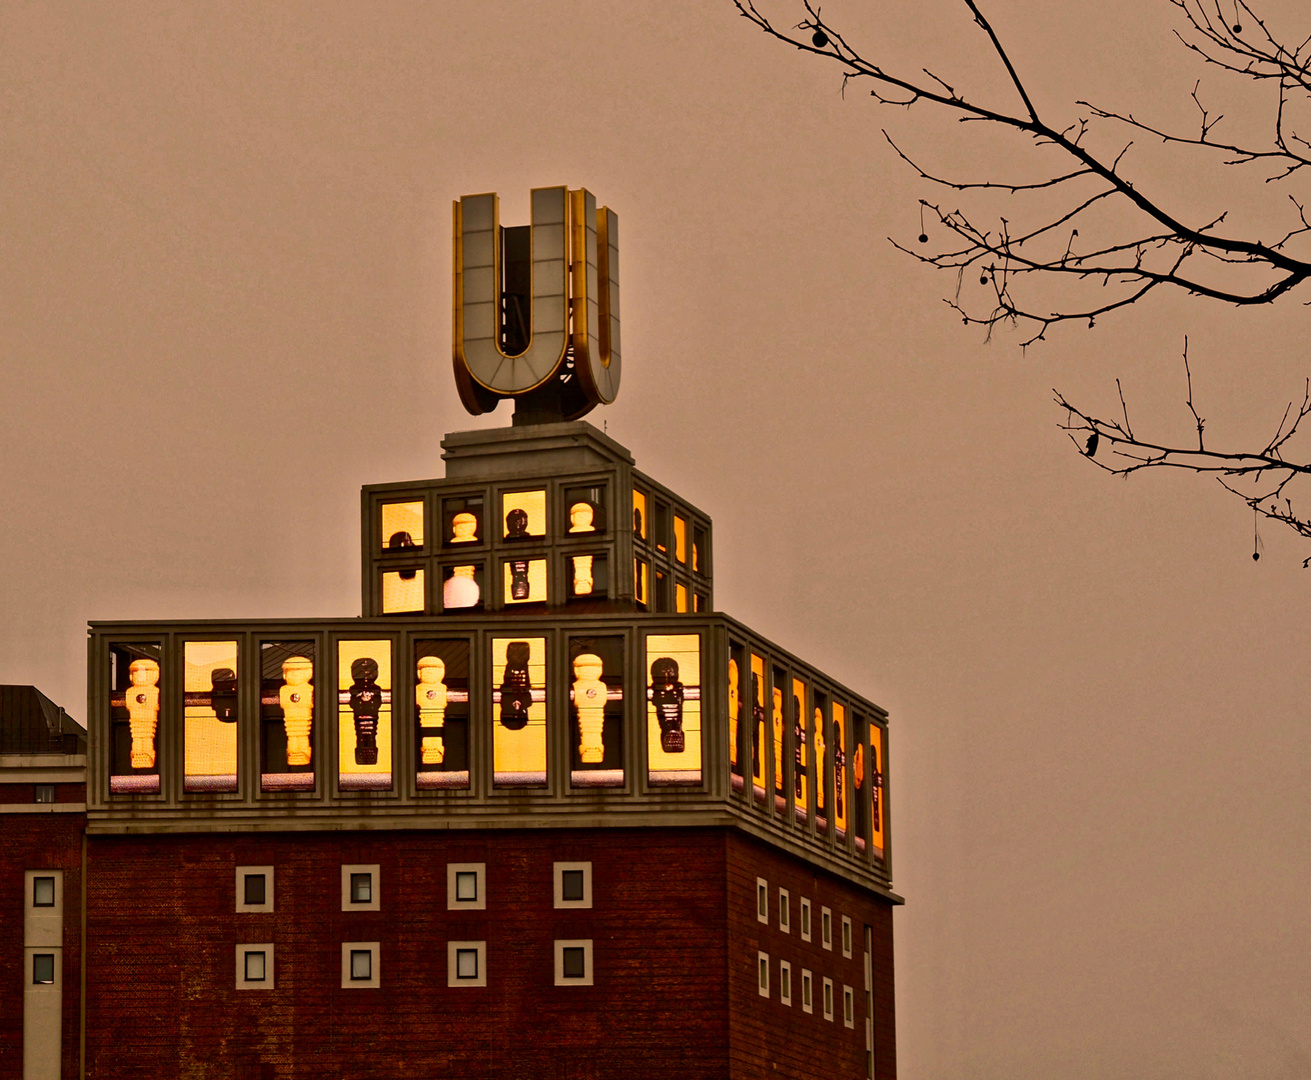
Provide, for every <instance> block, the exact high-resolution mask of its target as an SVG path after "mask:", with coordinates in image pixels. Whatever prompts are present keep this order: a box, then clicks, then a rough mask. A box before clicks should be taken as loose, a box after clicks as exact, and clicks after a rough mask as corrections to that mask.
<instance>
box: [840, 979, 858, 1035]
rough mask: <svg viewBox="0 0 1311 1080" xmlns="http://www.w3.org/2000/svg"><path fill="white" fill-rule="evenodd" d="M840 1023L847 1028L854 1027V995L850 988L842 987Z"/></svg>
mask: <svg viewBox="0 0 1311 1080" xmlns="http://www.w3.org/2000/svg"><path fill="white" fill-rule="evenodd" d="M842 1023H843V1024H844V1025H845V1026H846V1027H849V1028H854V1027H855V1026H856V995H855V994H854V993H852V991H851V987H849V986H843V987H842Z"/></svg>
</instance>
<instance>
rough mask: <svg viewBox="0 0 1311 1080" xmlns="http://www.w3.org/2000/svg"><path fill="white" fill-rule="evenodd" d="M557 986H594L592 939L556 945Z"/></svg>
mask: <svg viewBox="0 0 1311 1080" xmlns="http://www.w3.org/2000/svg"><path fill="white" fill-rule="evenodd" d="M555 985H556V986H591V985H592V939H591V938H584V939H580V940H577V941H557V942H556V943H555Z"/></svg>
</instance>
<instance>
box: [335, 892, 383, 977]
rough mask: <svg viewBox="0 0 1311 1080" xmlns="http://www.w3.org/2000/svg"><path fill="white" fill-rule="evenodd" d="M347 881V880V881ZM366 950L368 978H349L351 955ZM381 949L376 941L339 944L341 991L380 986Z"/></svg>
mask: <svg viewBox="0 0 1311 1080" xmlns="http://www.w3.org/2000/svg"><path fill="white" fill-rule="evenodd" d="M347 880H349V879H347ZM366 949H367V950H368V951H369V953H370V956H369V978H367V979H352V978H351V953H352V952H362V951H364V950H366ZM381 959H382V957H381V948H380V946H379V944H378V942H376V941H343V942H342V943H341V988H342V989H343V990H377V989H378V988H379V987H380V986H381V985H382V964H381Z"/></svg>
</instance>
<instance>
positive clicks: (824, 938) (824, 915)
mask: <svg viewBox="0 0 1311 1080" xmlns="http://www.w3.org/2000/svg"><path fill="white" fill-rule="evenodd" d="M820 911H821V914H820V917H819V927H820V941H821V943H822V944H823V946H824V948H826V949H831V948H833V914H832V912H830V911H829V909H828V908H821V909H820Z"/></svg>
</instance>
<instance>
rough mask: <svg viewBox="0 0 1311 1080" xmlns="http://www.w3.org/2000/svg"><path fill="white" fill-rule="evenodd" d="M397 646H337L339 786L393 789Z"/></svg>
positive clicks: (360, 643)
mask: <svg viewBox="0 0 1311 1080" xmlns="http://www.w3.org/2000/svg"><path fill="white" fill-rule="evenodd" d="M391 674H392V661H391V642H390V641H388V640H386V639H382V640H378V641H339V642H338V643H337V756H338V763H337V767H338V776H337V783H338V786H339V787H340V788H341V789H342V790H343V791H360V790H369V791H387V790H389V789H390V788H391V711H392V710H391V688H392V681H391Z"/></svg>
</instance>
